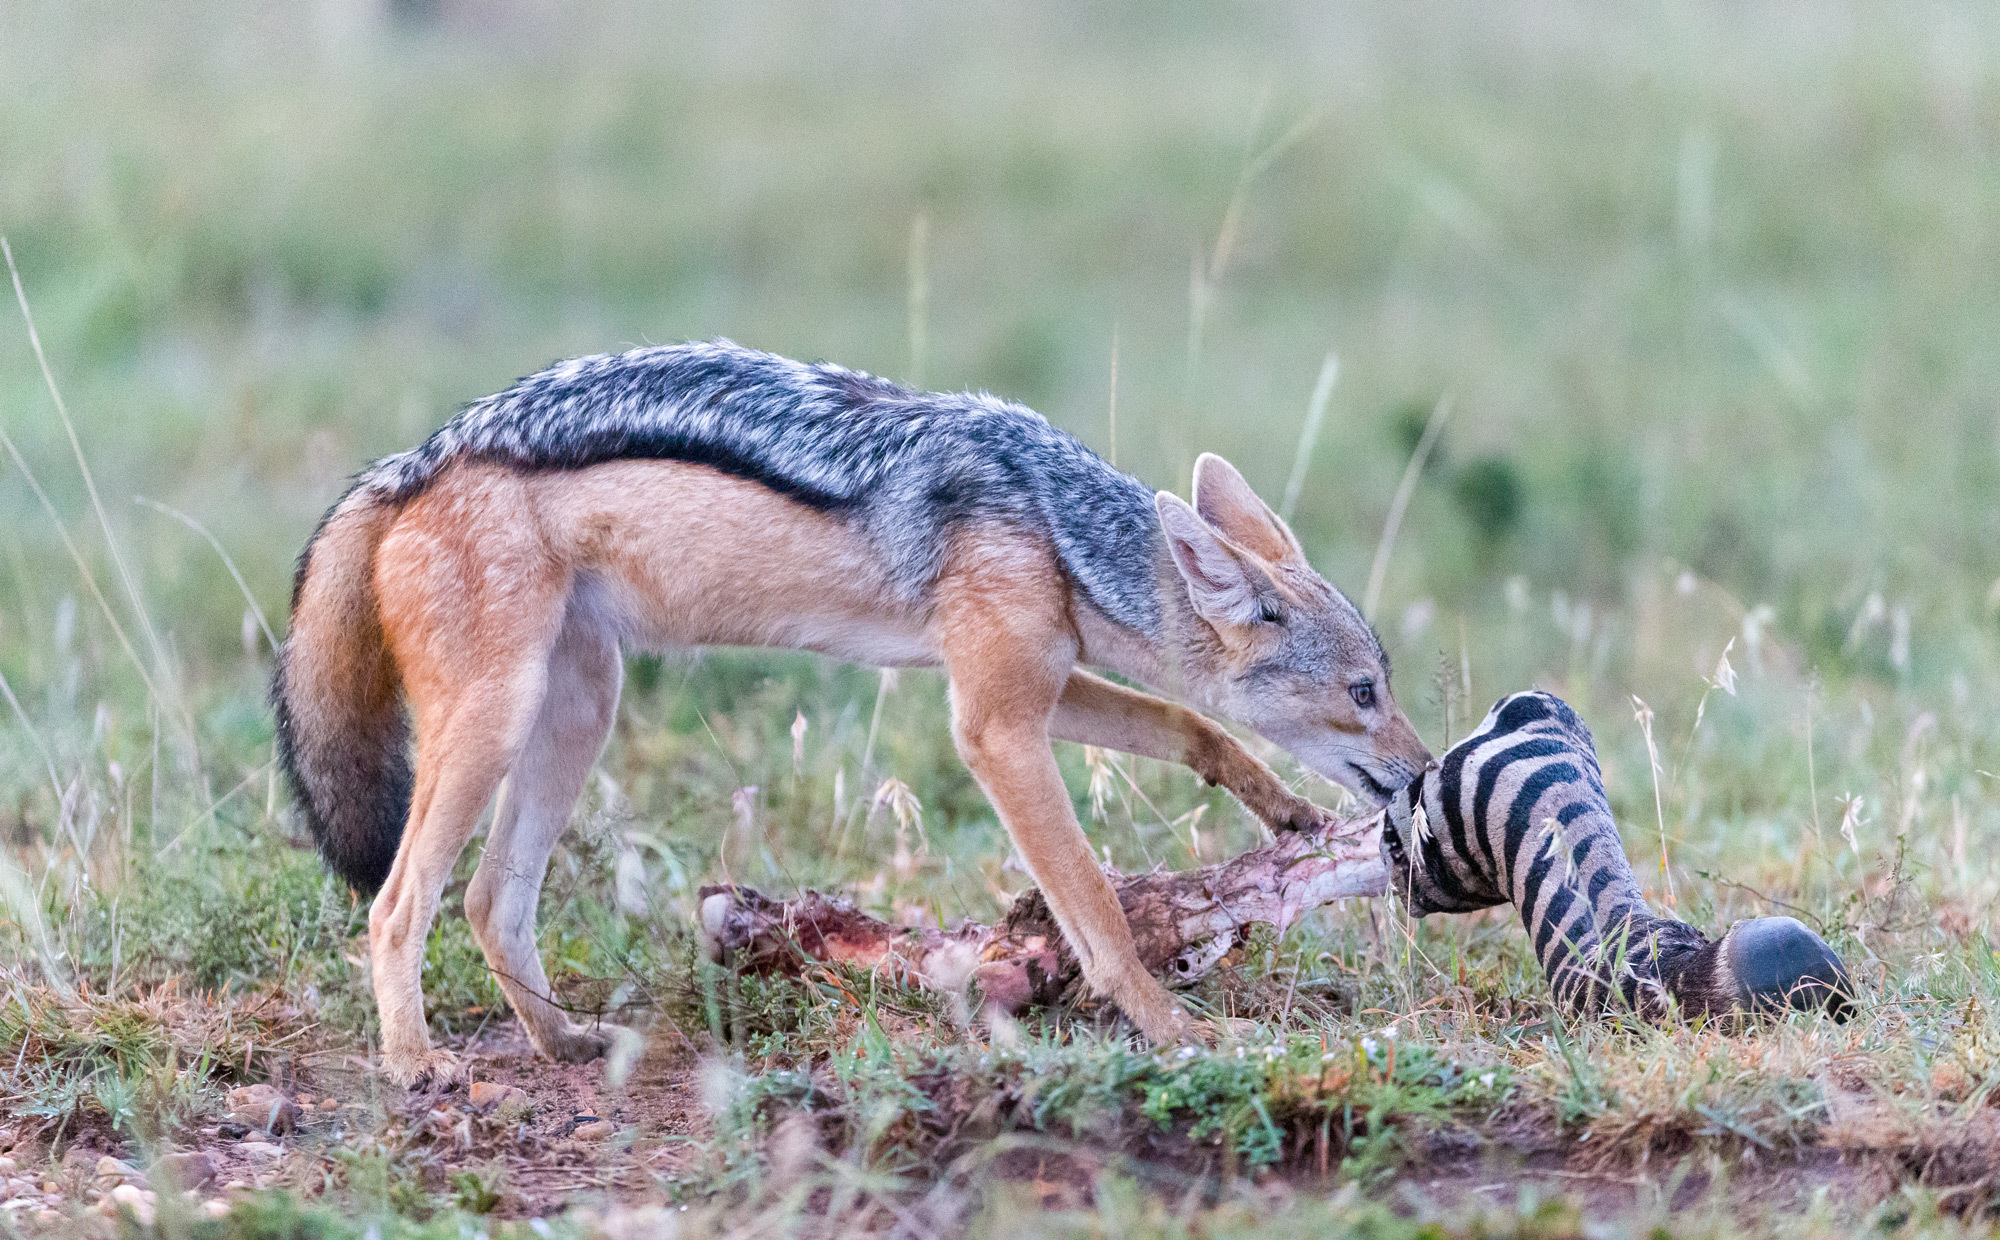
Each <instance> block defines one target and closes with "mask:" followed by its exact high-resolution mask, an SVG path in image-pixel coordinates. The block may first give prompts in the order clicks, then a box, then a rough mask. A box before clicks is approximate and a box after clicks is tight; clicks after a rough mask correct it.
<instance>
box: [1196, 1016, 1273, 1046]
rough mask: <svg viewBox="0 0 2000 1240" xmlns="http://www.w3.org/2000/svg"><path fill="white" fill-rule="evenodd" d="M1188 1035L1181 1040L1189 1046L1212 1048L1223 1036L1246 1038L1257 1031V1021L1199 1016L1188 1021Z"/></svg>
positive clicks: (1229, 1017)
mask: <svg viewBox="0 0 2000 1240" xmlns="http://www.w3.org/2000/svg"><path fill="white" fill-rule="evenodd" d="M1188 1029H1189V1031H1190V1032H1189V1036H1188V1037H1186V1038H1184V1039H1183V1041H1184V1042H1185V1043H1186V1044H1187V1045H1189V1046H1206V1047H1209V1048H1211V1049H1213V1048H1214V1046H1215V1044H1216V1043H1217V1042H1220V1041H1222V1040H1224V1039H1225V1038H1247V1037H1249V1036H1250V1035H1251V1034H1253V1033H1255V1032H1256V1031H1257V1022H1255V1021H1250V1020H1239V1019H1237V1018H1236V1017H1233V1016H1199V1017H1196V1018H1195V1019H1193V1020H1190V1021H1189V1022H1188Z"/></svg>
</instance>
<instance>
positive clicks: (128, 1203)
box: [104, 1184, 158, 1227]
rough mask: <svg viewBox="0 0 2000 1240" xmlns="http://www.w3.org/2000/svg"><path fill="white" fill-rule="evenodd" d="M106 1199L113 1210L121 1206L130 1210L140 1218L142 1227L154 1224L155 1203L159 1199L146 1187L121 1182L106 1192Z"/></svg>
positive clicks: (133, 1215) (109, 1207) (134, 1215)
mask: <svg viewBox="0 0 2000 1240" xmlns="http://www.w3.org/2000/svg"><path fill="white" fill-rule="evenodd" d="M104 1200H105V1201H106V1202H108V1203H109V1206H108V1209H109V1210H111V1211H113V1212H116V1211H117V1209H118V1208H119V1207H121V1206H122V1207H124V1208H125V1209H127V1210H130V1211H131V1212H132V1217H133V1218H136V1219H138V1220H139V1225H140V1226H141V1227H151V1226H152V1225H153V1204H154V1202H155V1201H156V1200H158V1199H157V1198H156V1197H154V1195H153V1194H152V1193H151V1192H149V1191H147V1190H146V1189H143V1188H140V1187H139V1186H138V1185H136V1184H120V1185H119V1186H118V1187H116V1188H114V1189H112V1190H111V1191H110V1192H108V1193H106V1194H105V1195H104Z"/></svg>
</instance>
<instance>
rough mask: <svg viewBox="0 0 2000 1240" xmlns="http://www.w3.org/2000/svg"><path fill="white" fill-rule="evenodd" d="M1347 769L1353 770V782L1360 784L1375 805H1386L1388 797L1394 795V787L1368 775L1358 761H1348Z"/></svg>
mask: <svg viewBox="0 0 2000 1240" xmlns="http://www.w3.org/2000/svg"><path fill="white" fill-rule="evenodd" d="M1347 769H1348V770H1350V771H1353V772H1354V779H1355V782H1357V783H1359V784H1360V785H1361V790H1362V791H1363V792H1365V793H1367V794H1368V795H1369V796H1370V797H1373V798H1374V800H1375V803H1376V804H1377V805H1387V804H1388V803H1389V798H1390V797H1392V796H1394V795H1396V790H1395V789H1394V788H1391V787H1389V785H1387V784H1385V783H1383V782H1382V781H1381V780H1379V779H1377V778H1375V777H1374V776H1373V775H1370V774H1369V773H1368V772H1367V770H1365V769H1364V768H1363V767H1362V766H1361V765H1360V764H1359V763H1356V762H1350V763H1348V764H1347Z"/></svg>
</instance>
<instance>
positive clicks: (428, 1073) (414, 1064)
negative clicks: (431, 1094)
mask: <svg viewBox="0 0 2000 1240" xmlns="http://www.w3.org/2000/svg"><path fill="white" fill-rule="evenodd" d="M382 1071H383V1072H384V1073H385V1074H386V1075H387V1076H388V1078H389V1079H390V1080H392V1081H394V1082H396V1084H398V1085H401V1086H402V1087H403V1088H405V1089H409V1090H426V1089H446V1088H449V1087H450V1086H453V1085H457V1084H459V1083H460V1082H462V1081H464V1080H465V1078H466V1072H467V1069H466V1065H465V1064H464V1063H462V1062H460V1061H459V1058H458V1056H456V1055H454V1054H452V1053H451V1052H450V1051H448V1050H445V1049H444V1048H442V1047H437V1046H426V1047H424V1048H422V1049H421V1050H416V1051H384V1052H382Z"/></svg>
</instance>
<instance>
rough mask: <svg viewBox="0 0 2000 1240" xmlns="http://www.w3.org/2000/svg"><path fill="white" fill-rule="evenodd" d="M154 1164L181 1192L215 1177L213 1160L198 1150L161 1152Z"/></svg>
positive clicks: (199, 1185) (197, 1186) (191, 1189)
mask: <svg viewBox="0 0 2000 1240" xmlns="http://www.w3.org/2000/svg"><path fill="white" fill-rule="evenodd" d="M154 1166H156V1167H157V1168H158V1169H159V1172H160V1174H161V1175H163V1176H165V1177H166V1178H167V1181H168V1182H169V1183H171V1184H172V1185H173V1186H174V1187H176V1188H178V1189H180V1190H182V1191H183V1192H191V1191H193V1190H194V1189H197V1188H200V1187H201V1186H202V1185H204V1184H207V1183H208V1182H209V1181H211V1180H213V1179H214V1178H215V1160H214V1159H213V1158H210V1157H209V1156H208V1155H206V1154H204V1153H202V1152H201V1151H200V1150H188V1151H185V1152H182V1153H178V1154H162V1155H161V1156H160V1161H159V1162H157V1163H155V1164H154Z"/></svg>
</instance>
